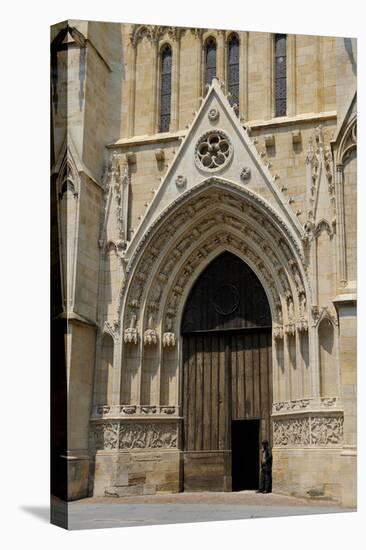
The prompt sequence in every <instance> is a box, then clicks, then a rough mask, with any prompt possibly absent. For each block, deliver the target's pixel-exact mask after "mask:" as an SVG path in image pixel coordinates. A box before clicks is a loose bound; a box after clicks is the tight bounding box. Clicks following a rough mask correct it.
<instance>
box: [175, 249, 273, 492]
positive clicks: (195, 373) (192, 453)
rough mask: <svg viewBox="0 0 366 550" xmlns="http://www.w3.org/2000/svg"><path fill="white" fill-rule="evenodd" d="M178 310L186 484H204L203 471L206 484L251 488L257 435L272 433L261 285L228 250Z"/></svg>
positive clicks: (267, 319) (266, 315)
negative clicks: (244, 454)
mask: <svg viewBox="0 0 366 550" xmlns="http://www.w3.org/2000/svg"><path fill="white" fill-rule="evenodd" d="M183 309H184V314H183V316H182V321H181V340H182V342H181V360H180V361H179V364H181V371H182V387H181V390H182V391H181V400H180V401H181V404H182V416H183V426H182V432H183V449H182V450H183V460H184V464H185V467H184V479H183V484H184V489H185V490H190V489H193V488H195V489H196V490H197V489H201V490H202V489H204V487H205V483H207V477H209V478H210V488H211V490H212V487H215V488H216V490H231V489H232V490H242V489H253V488H255V486H256V484H257V480H258V473H259V472H258V453H259V448H258V445H259V441H260V439H261V438H262V439H268V440H271V437H272V432H271V422H270V414H271V409H272V394H273V392H272V354H271V349H272V338H271V315H270V309H269V304H268V301H267V298H266V295H265V292H264V289H263V287H262V285H261V283H260V281H259V279H258V278H257V277H256V275H255V273H254V272H253V271H252V270H251V269H250V267H249V266H248V265H247V264H246V263H245V262H243V261H242V260H241V259H240V258H239V257H238V256H237V255H236V254H233V253H231V252H229V251H227V250H226V251H224V252H221V253H219V254H217V255H216V257H215V258H214V259H213V260H211V261H210V262H209V264H208V265H207V266H206V267H205V269H203V270H201V273H200V275H199V276H198V277H197V278H196V280H195V282H194V284H193V286H192V288H191V290H190V292H189V294H188V297H187V299H186V301H185V304H184V308H183ZM243 441H245V447H246V456H245V457H243V453H242V449H243ZM197 452H198V453H202V452H204V453H205V454H204V455H203V456H202V457H201V456H200V455H197ZM243 458H244V459H245V466H244V464H243ZM207 460H209V463H210V464H213V465H214V467H213V469H212V470H213V471H210V469H209V468H208V469H207ZM240 464H241V466H242V467H240ZM202 469H203V471H202ZM243 472H245V473H244V475H243ZM247 474H248V475H247Z"/></svg>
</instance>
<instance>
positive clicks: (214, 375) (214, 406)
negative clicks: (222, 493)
mask: <svg viewBox="0 0 366 550" xmlns="http://www.w3.org/2000/svg"><path fill="white" fill-rule="evenodd" d="M219 344H220V339H219V337H218V336H212V340H211V346H212V354H211V448H212V449H218V448H219V387H220V378H219V376H220V369H219V364H220V350H219Z"/></svg>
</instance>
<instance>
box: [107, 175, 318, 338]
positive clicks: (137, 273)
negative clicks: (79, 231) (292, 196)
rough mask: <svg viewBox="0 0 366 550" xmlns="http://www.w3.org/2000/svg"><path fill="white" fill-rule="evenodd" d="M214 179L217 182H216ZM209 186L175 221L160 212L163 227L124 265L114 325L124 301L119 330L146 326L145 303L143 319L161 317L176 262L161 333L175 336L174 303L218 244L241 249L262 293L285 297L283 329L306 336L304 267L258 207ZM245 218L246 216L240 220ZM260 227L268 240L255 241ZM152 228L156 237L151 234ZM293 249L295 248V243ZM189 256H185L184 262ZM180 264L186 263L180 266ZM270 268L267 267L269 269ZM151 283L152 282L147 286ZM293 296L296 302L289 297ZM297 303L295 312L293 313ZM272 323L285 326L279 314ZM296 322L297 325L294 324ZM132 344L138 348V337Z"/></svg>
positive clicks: (178, 214) (140, 245)
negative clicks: (256, 274)
mask: <svg viewBox="0 0 366 550" xmlns="http://www.w3.org/2000/svg"><path fill="white" fill-rule="evenodd" d="M213 179H214V180H216V178H213ZM209 181H211V187H210V188H209V189H206V187H207V185H208V184H206V182H205V184H204V186H203V187H201V186H200V187H201V189H200V193H198V196H197V197H195V198H194V200H191V201H190V202H189V204H188V205H187V206H186V208H184V209H182V208H181V209H180V211H179V212H178V213H175V216H174V219H170V218H171V216H169V215H168V212H166V211H164V216H163V217H164V220H165V223H163V224H162V225H161V226H160V224H158V228H156V229H155V227H156V223H155V222H154V224H153V226H152V227H150V229H149V230H148V231H147V233H146V234H145V235H144V237H143V238H142V242H141V243H139V245H138V247H137V250H136V251H135V254H134V255H133V256H132V258H130V260H129V262H128V265H127V268H126V275H127V278H126V279H125V280H124V282H123V284H122V287H121V290H120V294H119V300H118V304H117V311H116V319H119V312H120V311H121V309H122V302H123V301H124V302H125V308H124V321H123V325H124V326H125V327H130V326H131V322H132V324H133V326H134V327H135V326H136V325H134V322H135V321H134V320H133V317H134V316H135V315H136V320H138V322H139V324H140V325H141V326H144V325H145V324H146V322H147V318H145V319H143V318H142V316H141V313H142V312H141V306H142V304H143V303H145V302H146V303H147V304H148V308H147V310H146V313H145V317H149V315H150V314H151V312H153V311H154V312H159V310H160V307H161V303H162V302H161V299H162V293H163V289H165V288H167V284H169V283H168V282H169V279H171V273H172V270H173V269H174V267H175V266H176V265H177V264H178V262H179V265H180V264H182V266H183V267H182V269H181V271H180V272H179V273H178V274H177V276H176V277H175V282H174V283H173V281H172V283H170V284H169V287H170V292H169V294H170V295H169V296H168V297H167V301H166V304H167V309H166V312H167V318H166V319H164V322H163V329H162V330H163V332H173V333H174V330H175V328H176V327H175V317H176V311H177V308H176V305H177V304H178V302H179V300H176V298H175V297H176V296H178V295H181V294H182V292H183V291H184V288H185V286H186V284H187V281H188V282H189V280H190V279H191V275H192V274H193V275H194V273H195V272H196V270H197V265H198V264H200V263H201V262H202V261H204V259H205V257H207V255H208V254H209V253H210V249H211V248H212V247H213V248H215V247H217V246H218V244H220V243H221V244H222V245H223V246H227V245H230V246H231V247H234V248H235V247H236V248H237V249H238V250H242V249H243V250H242V253H243V254H244V255H245V256H246V257H248V260H249V261H251V263H252V264H254V265H255V266H256V268H257V272H261V273H262V275H263V279H264V284H265V286H266V288H267V289H268V290H269V292H272V293H273V300H272V302H273V303H274V304H275V303H278V304H279V305H281V299H280V295H282V296H283V297H285V296H287V297H288V298H287V299H286V302H285V300H283V302H284V303H283V306H287V308H288V315H287V316H286V315H285V318H286V317H288V321H287V324H290V325H293V326H294V331H295V330H296V328H297V330H298V331H299V332H301V331H305V330H306V329H307V323H306V313H307V312H306V309H307V306H306V294H307V293H306V291H305V288H307V286H308V282H307V280H306V275H304V271H303V270H302V267H300V266H301V260H300V262H299V261H298V262H296V261H295V260H294V255H293V252H292V250H291V248H292V247H291V246H290V243H289V242H288V241H287V239H285V238H284V237H283V236H282V235H281V232H280V230H279V228H278V227H276V224H274V223H273V222H274V220H272V219H268V218H267V216H264V215H263V213H262V212H261V211H260V209H257V207H256V206H258V204H256V206H254V205H253V204H250V203H251V200H248V199H249V197H247V196H246V197H245V198H244V197H243V198H244V201H238V200H235V197H234V196H231V193H230V192H231V184H229V186H228V187H229V188H228V189H225V190H221V189H214V187H215V185H214V182H213V181H212V179H211V178H210V180H209ZM225 187H226V185H225ZM236 187H237V186H235V188H236ZM184 195H185V193H183V194H182V196H184ZM250 198H251V197H250ZM247 200H248V202H249V204H248V203H247ZM256 202H257V199H256ZM175 203H177V204H179V203H180V200H177V201H175ZM222 204H226V205H227V206H226V208H225V211H223V212H217V213H215V215H213V212H212V207H215V209H216V210H220V209H222V208H221V207H220V206H218V205H222ZM168 210H169V211H171V210H173V208H171V207H168ZM208 210H210V215H211V218H207V214H206V215H205V216H204V214H205V212H206V211H207V213H208ZM226 210H227V212H226ZM244 213H245V216H243V214H244ZM159 218H160V217H159ZM196 220H197V221H196ZM211 221H212V223H211ZM276 221H278V220H276ZM186 222H189V223H190V226H187V230H186V232H185V233H184V232H183V231H182V229H180V231H182V232H181V237H180V240H179V241H177V240H176V238H174V235H175V234H176V230H177V229H178V227H179V228H182V226H184V224H185V223H186ZM210 223H211V225H210ZM281 225H282V224H281ZM159 226H160V227H159ZM220 227H222V229H221V230H219V228H220ZM258 227H260V228H261V231H264V232H265V233H266V235H267V234H268V238H267V239H264V238H263V237H262V238H259V236H258V235H257V233H258ZM153 228H154V232H153V233H152V229H153ZM215 228H216V234H213V233H212V231H213V229H215ZM281 229H282V227H281ZM234 232H235V233H244V234H245V240H246V243H248V244H243V243H240V240H239V238H238V237H237V236H236V235H235V234H234ZM151 233H152V234H151ZM205 235H207V239H206V241H203V240H202V238H204V236H205ZM148 237H150V239H148ZM258 239H259V240H258ZM252 241H253V243H252ZM264 241H267V242H271V241H273V242H276V243H277V244H278V245H279V246H277V247H276V248H275V249H272V247H271V246H269V245H267V244H265V243H264ZM170 242H172V244H171V245H170V250H168V249H167V250H166V251H165V252H164V253H163V252H162V251H164V250H165V249H166V247H167V245H169V243H170ZM143 244H144V245H145V253H143V254H142V257H140V258H139V261H138V260H137V258H138V256H140V254H139V252H140V250H141V247H142V245H143ZM194 244H196V249H195V250H192V247H193V246H194ZM291 244H292V245H293V244H294V243H291ZM253 245H254V246H253ZM258 247H260V248H261V250H263V252H265V255H266V260H265V261H263V260H262V259H261V257H260V254H259V253H258V251H256V248H258ZM279 253H280V254H279ZM187 254H189V255H188V256H187ZM184 258H185V261H184V262H183V261H182V260H183V259H184ZM267 260H268V261H267ZM266 264H268V265H266ZM270 265H271V267H270V268H269V266H270ZM268 268H269V269H268ZM155 270H156V273H155V276H154V277H152V275H151V274H152V273H153V272H154V271H155ZM149 280H150V281H151V282H150V283H149ZM171 284H173V286H171ZM125 289H128V294H127V296H126V295H125ZM295 289H296V290H295ZM294 291H295V294H296V297H295V296H294V295H293V293H294ZM175 302H176V303H175ZM295 303H296V311H295V312H294V304H295ZM173 310H174V311H173ZM169 311H172V313H169ZM156 318H157V319H158V318H159V315H158V316H157V317H156ZM290 318H291V319H290ZM285 320H286V319H285ZM276 321H277V323H278V324H279V325H282V324H283V322H284V321H283V319H282V312H281V314H280V316H279V318H278V319H277V320H276ZM296 322H297V325H296V324H295V323H296ZM168 327H169V328H168ZM152 328H153V327H152ZM126 330H128V329H126ZM126 336H127V335H126ZM127 339H128V341H132V339H131V338H129V337H128V338H127ZM133 340H134V341H135V342H137V335H136V338H133Z"/></svg>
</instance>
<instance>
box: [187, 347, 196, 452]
mask: <svg viewBox="0 0 366 550" xmlns="http://www.w3.org/2000/svg"><path fill="white" fill-rule="evenodd" d="M189 340H190V356H189V362H188V378H189V381H188V394H189V397H188V410H187V422H188V438H187V443H188V445H187V447H188V450H189V451H194V450H195V417H196V339H195V337H193V336H192V337H190V339H189Z"/></svg>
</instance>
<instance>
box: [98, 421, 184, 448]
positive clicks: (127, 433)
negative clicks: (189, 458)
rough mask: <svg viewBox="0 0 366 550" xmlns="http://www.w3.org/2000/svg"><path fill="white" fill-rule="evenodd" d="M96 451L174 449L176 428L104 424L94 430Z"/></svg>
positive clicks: (170, 426) (171, 426) (155, 425)
mask: <svg viewBox="0 0 366 550" xmlns="http://www.w3.org/2000/svg"><path fill="white" fill-rule="evenodd" d="M94 445H95V449H96V450H123V451H124V450H130V449H131V450H134V449H176V448H178V428H177V424H174V423H165V422H160V423H155V422H150V423H139V422H125V423H122V422H105V423H102V424H97V425H96V426H95V429H94Z"/></svg>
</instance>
